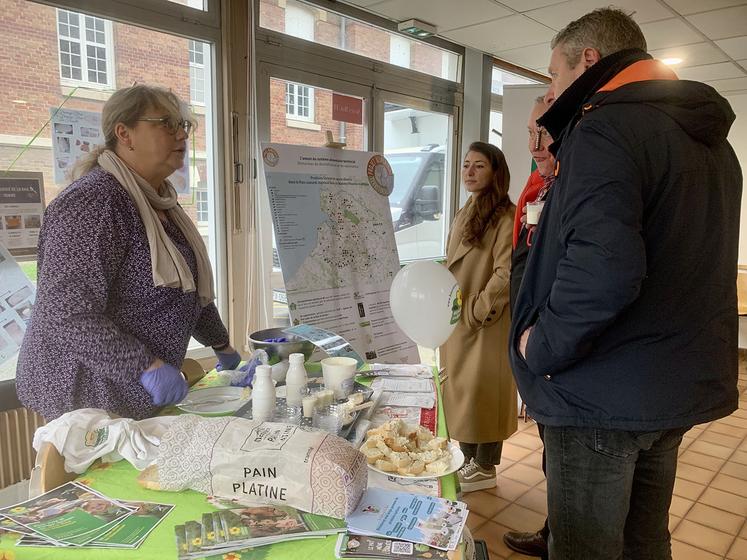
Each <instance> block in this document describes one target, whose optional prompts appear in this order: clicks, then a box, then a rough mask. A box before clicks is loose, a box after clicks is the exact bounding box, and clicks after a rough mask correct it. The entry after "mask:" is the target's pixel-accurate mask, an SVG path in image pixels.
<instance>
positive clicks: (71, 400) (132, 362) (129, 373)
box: [16, 167, 228, 420]
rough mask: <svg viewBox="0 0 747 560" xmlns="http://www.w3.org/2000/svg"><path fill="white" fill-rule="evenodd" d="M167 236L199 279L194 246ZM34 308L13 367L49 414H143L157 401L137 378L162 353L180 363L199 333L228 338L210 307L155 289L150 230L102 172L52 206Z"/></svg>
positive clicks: (221, 340)
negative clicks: (97, 411) (90, 411)
mask: <svg viewBox="0 0 747 560" xmlns="http://www.w3.org/2000/svg"><path fill="white" fill-rule="evenodd" d="M164 227H165V229H166V233H167V234H168V235H169V237H170V238H171V239H172V241H173V242H174V244H175V245H176V247H177V248H178V249H179V251H181V253H182V255H184V258H185V259H186V261H187V264H188V265H189V267H190V269H191V270H192V274H193V275H194V277H195V281H196V280H197V265H196V261H195V255H194V253H193V251H192V248H191V247H190V246H189V244H188V243H187V241H186V239H185V238H184V236H183V235H182V233H181V231H179V229H178V228H177V227H176V226H174V225H173V224H171V223H166V224H165V225H164ZM38 271H39V272H38V274H39V276H38V285H37V295H36V304H35V305H34V308H33V314H32V317H31V322H30V325H29V328H28V330H27V331H26V336H25V338H24V340H23V345H22V347H21V352H20V356H19V360H18V369H17V372H16V385H17V389H18V395H19V398H20V399H21V401H22V402H23V403H24V404H25V405H26V406H27V407H29V408H32V409H33V410H35V411H37V412H38V413H39V414H41V415H42V416H43V417H44V418H46V419H48V420H50V419H52V418H56V417H57V416H60V415H61V414H64V413H65V412H69V411H70V410H75V409H77V408H88V407H90V408H103V409H104V410H107V411H109V412H113V413H115V414H118V415H120V416H124V417H129V418H135V419H140V418H145V417H148V416H153V415H154V414H156V412H157V407H156V406H155V405H154V404H153V402H152V400H151V398H150V395H149V394H148V393H147V392H146V391H145V389H144V388H143V386H142V385H141V384H140V382H139V378H140V374H141V372H142V371H143V370H145V369H147V368H148V366H149V365H150V364H151V363H152V362H153V360H154V359H155V358H156V357H158V358H161V359H162V360H163V361H164V362H166V363H169V364H171V365H173V366H175V367H177V368H178V367H180V366H181V364H182V361H183V360H184V356H185V354H186V352H187V345H188V344H189V339H190V337H191V336H194V337H195V339H197V340H198V341H199V342H200V343H201V344H204V345H206V346H219V345H224V344H226V343H228V333H227V332H226V328H225V327H224V326H223V323H222V321H221V319H220V317H219V315H218V310H217V309H216V307H215V305H214V304H212V303H211V304H210V305H208V306H206V307H200V304H199V302H198V298H197V292H192V293H184V292H183V291H182V290H181V289H180V288H156V287H155V286H154V285H153V277H152V274H151V259H150V250H149V246H148V239H147V237H146V235H145V228H144V227H143V223H142V221H141V219H140V215H139V214H138V211H137V208H136V207H135V205H134V204H133V202H132V200H131V199H130V197H129V195H128V194H127V192H126V191H125V190H124V188H123V187H122V186H121V185H120V184H119V182H118V181H117V180H116V179H115V178H114V176H113V175H111V174H109V173H107V172H106V171H104V170H103V169H101V168H98V167H97V168H95V169H93V170H92V171H91V172H90V173H88V174H87V175H85V176H84V177H81V178H80V179H78V180H77V181H75V182H74V183H72V184H71V185H70V186H69V187H67V188H66V189H65V190H64V191H63V192H62V193H61V194H60V195H59V196H58V197H57V198H56V199H55V200H54V201H53V202H52V203H51V204H50V205H49V207H48V208H47V211H46V213H45V215H44V222H43V225H42V230H41V236H40V238H39V264H38Z"/></svg>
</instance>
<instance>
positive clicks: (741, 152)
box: [725, 94, 747, 265]
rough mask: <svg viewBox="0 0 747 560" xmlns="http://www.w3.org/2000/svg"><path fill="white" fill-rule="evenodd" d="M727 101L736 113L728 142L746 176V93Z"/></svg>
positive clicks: (746, 260) (745, 234)
mask: <svg viewBox="0 0 747 560" xmlns="http://www.w3.org/2000/svg"><path fill="white" fill-rule="evenodd" d="M725 97H726V99H727V101H729V103H730V104H731V108H732V110H733V111H734V113H736V115H737V120H735V121H734V124H733V125H732V126H731V131H730V132H729V142H730V143H731V145H732V147H733V148H734V151H735V152H736V153H737V157H738V158H739V164H740V165H741V166H742V175H743V176H747V94H741V95H727V96H725ZM739 264H745V265H747V193H744V192H742V223H741V227H740V228H739Z"/></svg>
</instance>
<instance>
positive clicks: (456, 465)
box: [368, 442, 464, 480]
mask: <svg viewBox="0 0 747 560" xmlns="http://www.w3.org/2000/svg"><path fill="white" fill-rule="evenodd" d="M449 452H450V453H451V462H450V463H449V468H448V469H446V471H444V472H442V473H441V474H433V473H425V472H424V473H423V474H419V475H407V474H399V473H396V472H386V471H382V470H380V469H377V468H376V467H375V466H373V465H371V464H370V463H369V465H368V468H369V469H371V470H372V471H376V472H377V473H381V474H383V475H385V476H392V477H394V478H408V479H410V480H430V479H433V478H441V477H442V476H446V475H447V474H451V473H455V472H457V471H458V470H459V469H460V468H462V465H463V464H464V453H462V450H461V449H459V446H458V445H457V444H455V443H451V442H449Z"/></svg>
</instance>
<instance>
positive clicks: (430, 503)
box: [346, 488, 469, 550]
mask: <svg viewBox="0 0 747 560" xmlns="http://www.w3.org/2000/svg"><path fill="white" fill-rule="evenodd" d="M468 513H469V512H468V510H467V504H465V503H463V502H453V501H451V500H446V499H444V498H436V497H434V496H423V495H416V494H408V493H405V492H392V491H389V490H382V489H379V488H369V489H368V491H367V492H366V493H365V494H364V495H363V498H361V501H360V503H359V504H358V507H357V508H356V509H355V511H354V512H353V513H351V514H350V515H348V517H347V519H346V521H347V523H348V530H349V531H351V532H354V533H360V534H362V535H371V536H380V537H388V538H395V539H401V540H405V541H409V542H413V543H421V544H425V545H428V546H432V547H434V548H439V549H441V550H454V549H455V548H456V547H457V545H458V544H459V540H460V539H461V537H462V530H463V529H464V524H465V522H466V521H467V514H468Z"/></svg>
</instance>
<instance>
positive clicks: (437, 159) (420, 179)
mask: <svg viewBox="0 0 747 560" xmlns="http://www.w3.org/2000/svg"><path fill="white" fill-rule="evenodd" d="M384 155H385V156H386V159H387V161H389V165H391V167H392V172H393V173H394V190H393V191H392V194H390V195H389V208H390V210H391V212H392V222H393V223H394V237H395V239H396V241H397V248H398V250H399V260H400V261H409V260H414V259H422V258H434V257H440V256H442V255H443V248H442V245H443V236H444V219H443V218H444V217H443V202H444V199H443V196H444V182H445V166H446V149H445V147H444V146H439V145H436V144H432V145H429V146H425V147H422V148H406V149H398V150H393V151H391V152H386V153H385V154H384Z"/></svg>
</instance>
